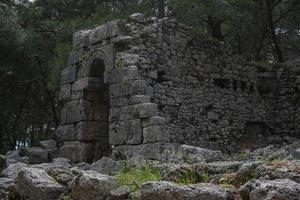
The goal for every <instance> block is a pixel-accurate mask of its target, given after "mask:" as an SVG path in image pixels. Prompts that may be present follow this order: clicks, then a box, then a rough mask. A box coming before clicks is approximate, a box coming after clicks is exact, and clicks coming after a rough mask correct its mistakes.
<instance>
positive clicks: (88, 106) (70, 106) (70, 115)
mask: <svg viewBox="0 0 300 200" xmlns="http://www.w3.org/2000/svg"><path fill="white" fill-rule="evenodd" d="M66 115H67V123H76V122H80V121H92V120H93V119H94V108H93V105H92V103H90V102H88V101H85V100H75V101H71V102H69V103H67V105H66Z"/></svg>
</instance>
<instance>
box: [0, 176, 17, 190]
mask: <svg viewBox="0 0 300 200" xmlns="http://www.w3.org/2000/svg"><path fill="white" fill-rule="evenodd" d="M14 186H15V180H14V179H11V178H0V190H1V189H2V190H7V189H8V188H9V187H14Z"/></svg>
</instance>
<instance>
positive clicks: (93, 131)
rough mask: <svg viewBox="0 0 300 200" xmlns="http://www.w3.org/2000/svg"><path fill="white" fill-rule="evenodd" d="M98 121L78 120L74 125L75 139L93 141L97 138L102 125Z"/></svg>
mask: <svg viewBox="0 0 300 200" xmlns="http://www.w3.org/2000/svg"><path fill="white" fill-rule="evenodd" d="M101 125H102V124H101V123H99V122H79V123H78V124H77V125H76V131H75V134H76V139H77V140H80V141H95V140H97V139H99V138H100V137H101V136H100V133H101V130H103V128H104V127H101Z"/></svg>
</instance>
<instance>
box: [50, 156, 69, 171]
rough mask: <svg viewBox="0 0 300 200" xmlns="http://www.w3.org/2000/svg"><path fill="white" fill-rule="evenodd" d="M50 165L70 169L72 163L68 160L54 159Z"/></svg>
mask: <svg viewBox="0 0 300 200" xmlns="http://www.w3.org/2000/svg"><path fill="white" fill-rule="evenodd" d="M52 163H54V164H57V165H61V166H64V167H67V168H71V167H72V164H71V163H72V162H71V160H70V159H68V158H61V157H60V158H56V159H54V160H53V161H52Z"/></svg>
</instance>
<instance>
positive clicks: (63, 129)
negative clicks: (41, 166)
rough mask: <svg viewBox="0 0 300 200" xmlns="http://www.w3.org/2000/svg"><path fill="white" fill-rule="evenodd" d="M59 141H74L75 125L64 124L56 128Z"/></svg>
mask: <svg viewBox="0 0 300 200" xmlns="http://www.w3.org/2000/svg"><path fill="white" fill-rule="evenodd" d="M56 135H57V139H58V141H72V140H76V132H75V125H73V124H71V125H62V126H58V127H57V129H56Z"/></svg>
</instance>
